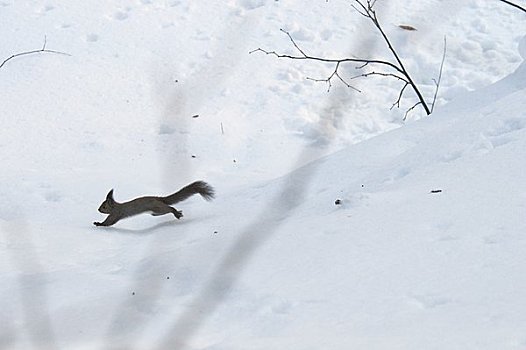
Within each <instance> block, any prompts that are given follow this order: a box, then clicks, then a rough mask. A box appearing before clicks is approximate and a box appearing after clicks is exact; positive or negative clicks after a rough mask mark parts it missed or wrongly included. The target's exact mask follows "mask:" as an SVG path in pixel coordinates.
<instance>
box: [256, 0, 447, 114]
mask: <svg viewBox="0 0 526 350" xmlns="http://www.w3.org/2000/svg"><path fill="white" fill-rule="evenodd" d="M375 4H376V0H352V1H351V6H352V7H353V8H354V9H355V10H356V12H357V13H358V14H360V15H362V16H364V17H366V18H368V19H369V20H370V21H371V22H372V23H373V25H374V26H375V27H376V29H377V30H378V31H379V32H380V34H381V36H382V38H383V40H384V41H385V43H386V44H387V47H388V48H389V50H390V51H391V53H392V55H393V57H394V60H382V59H367V58H356V57H352V58H326V57H317V56H310V55H307V54H306V53H305V51H304V50H302V49H301V48H300V47H299V45H298V44H297V43H296V41H295V40H294V38H293V37H292V35H290V33H289V32H287V31H285V30H283V29H280V31H281V32H283V33H285V34H286V35H287V36H288V38H289V40H290V41H291V42H292V44H293V45H294V47H295V49H296V50H297V51H298V52H299V53H300V55H290V54H280V53H277V52H276V51H267V50H264V49H262V48H258V49H255V50H252V51H250V52H249V53H250V54H252V53H255V52H263V53H265V54H267V55H273V56H276V57H277V58H288V59H292V60H311V61H319V62H325V63H334V64H335V69H334V71H333V72H332V73H331V74H330V75H329V77H327V78H326V79H313V78H307V79H309V80H312V81H316V82H326V83H327V84H328V91H330V89H331V87H332V80H333V78H334V77H336V78H338V79H339V80H340V81H341V82H342V83H343V84H345V85H346V86H347V87H350V88H352V89H354V90H356V91H359V90H358V89H356V88H355V87H353V86H351V85H350V84H349V83H348V82H347V81H346V80H345V79H344V78H343V77H342V76H340V74H339V72H338V69H339V67H340V65H341V64H342V63H348V62H349V63H355V64H357V67H356V69H364V68H365V67H367V66H382V67H383V69H384V70H385V68H388V69H387V71H377V70H372V71H370V72H365V73H362V74H359V75H357V76H355V77H352V78H350V79H356V78H360V77H364V78H365V77H369V76H373V75H378V76H383V77H390V78H394V79H397V80H400V81H402V82H404V86H403V87H402V89H401V91H400V93H399V96H398V99H397V100H396V101H395V103H393V105H392V106H391V109H392V108H394V107H395V106H398V107H400V101H401V99H402V97H403V94H404V92H405V89H406V88H407V87H408V86H410V87H411V89H412V90H413V92H414V94H415V95H416V96H417V98H418V101H419V102H418V103H416V104H415V105H414V106H412V107H411V108H410V109H409V110H408V111H407V112H406V115H405V117H404V120H405V119H406V118H407V114H408V112H410V111H411V110H413V109H414V108H415V107H417V106H419V105H422V107H423V108H424V110H425V112H426V114H427V115H429V114H431V111H432V109H429V107H428V105H427V103H426V101H425V100H424V97H423V96H422V93H421V92H420V90H419V88H418V87H417V85H416V84H415V82H414V81H413V79H412V78H411V76H410V75H409V72H408V71H407V69H406V68H405V66H404V64H403V62H402V60H401V59H400V57H399V56H398V53H397V52H396V50H395V49H394V47H393V45H392V44H391V41H390V40H389V38H388V37H387V35H386V33H385V32H384V30H383V28H382V26H381V25H380V22H379V21H378V17H377V16H376V11H375V10H374V5H375ZM444 57H445V49H444ZM444 57H443V59H442V65H441V67H440V75H439V80H438V82H436V84H437V89H436V91H435V97H434V99H433V105H432V107H433V106H434V102H435V101H436V94H437V93H438V86H439V85H440V79H441V76H442V69H443V63H444ZM389 70H391V71H389Z"/></svg>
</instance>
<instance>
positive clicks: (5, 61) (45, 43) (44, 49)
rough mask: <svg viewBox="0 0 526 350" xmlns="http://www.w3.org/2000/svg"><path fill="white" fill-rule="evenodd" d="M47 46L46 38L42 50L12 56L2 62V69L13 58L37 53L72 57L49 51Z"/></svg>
mask: <svg viewBox="0 0 526 350" xmlns="http://www.w3.org/2000/svg"><path fill="white" fill-rule="evenodd" d="M46 45H47V38H46V37H45V36H44V45H42V48H41V49H40V50H32V51H25V52H20V53H16V54H14V55H11V56H10V57H8V58H6V59H5V60H4V61H3V62H2V64H0V68H2V67H3V66H4V65H5V64H6V63H7V62H8V61H10V60H12V59H13V58H16V57H20V56H25V55H31V54H36V53H42V52H47V53H54V54H57V55H65V56H71V55H70V54H68V53H65V52H61V51H55V50H48V49H46Z"/></svg>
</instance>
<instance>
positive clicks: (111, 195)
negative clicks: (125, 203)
mask: <svg viewBox="0 0 526 350" xmlns="http://www.w3.org/2000/svg"><path fill="white" fill-rule="evenodd" d="M106 199H109V200H113V188H112V189H111V190H110V192H108V195H107V196H106Z"/></svg>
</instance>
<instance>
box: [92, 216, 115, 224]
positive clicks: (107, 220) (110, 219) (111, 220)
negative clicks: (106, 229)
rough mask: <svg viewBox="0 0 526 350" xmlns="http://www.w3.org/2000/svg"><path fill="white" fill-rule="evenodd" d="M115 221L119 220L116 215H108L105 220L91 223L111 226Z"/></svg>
mask: <svg viewBox="0 0 526 350" xmlns="http://www.w3.org/2000/svg"><path fill="white" fill-rule="evenodd" d="M117 221H119V218H117V217H116V216H112V215H109V216H108V217H107V218H106V220H104V221H103V222H94V223H93V225H95V226H111V225H113V224H115V223H116V222H117Z"/></svg>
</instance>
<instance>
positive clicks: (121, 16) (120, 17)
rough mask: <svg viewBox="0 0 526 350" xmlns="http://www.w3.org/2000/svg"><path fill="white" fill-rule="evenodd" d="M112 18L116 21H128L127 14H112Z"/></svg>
mask: <svg viewBox="0 0 526 350" xmlns="http://www.w3.org/2000/svg"><path fill="white" fill-rule="evenodd" d="M112 18H113V19H116V20H118V21H124V20H125V19H128V13H126V12H123V11H117V12H115V13H114V14H113V16H112Z"/></svg>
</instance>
